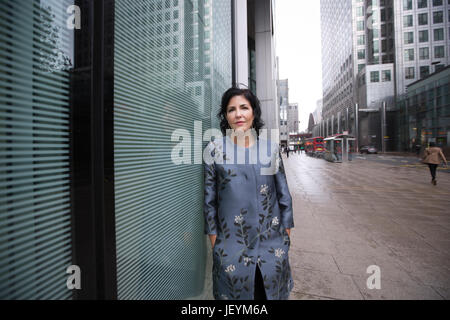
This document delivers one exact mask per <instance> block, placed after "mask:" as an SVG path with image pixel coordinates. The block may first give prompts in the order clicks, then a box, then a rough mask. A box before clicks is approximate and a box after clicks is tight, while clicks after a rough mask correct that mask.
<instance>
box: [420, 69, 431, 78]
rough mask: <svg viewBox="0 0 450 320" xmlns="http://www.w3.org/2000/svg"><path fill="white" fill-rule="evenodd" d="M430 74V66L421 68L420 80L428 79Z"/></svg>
mask: <svg viewBox="0 0 450 320" xmlns="http://www.w3.org/2000/svg"><path fill="white" fill-rule="evenodd" d="M429 74H430V67H429V66H421V67H420V79H423V78H425V77H427V76H428V75H429Z"/></svg>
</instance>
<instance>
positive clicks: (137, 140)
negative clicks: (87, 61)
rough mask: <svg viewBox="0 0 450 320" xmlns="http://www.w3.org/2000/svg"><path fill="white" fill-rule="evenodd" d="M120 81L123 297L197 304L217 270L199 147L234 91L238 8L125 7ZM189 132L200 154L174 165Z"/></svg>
mask: <svg viewBox="0 0 450 320" xmlns="http://www.w3.org/2000/svg"><path fill="white" fill-rule="evenodd" d="M114 77H115V78H114V85H115V87H114V108H115V117H114V139H115V141H114V146H115V150H114V152H115V204H116V208H115V212H116V233H117V235H116V237H117V240H116V241H117V242H116V247H117V279H118V297H119V299H187V298H192V297H198V296H199V295H202V293H203V290H204V285H205V281H204V279H205V272H206V271H208V272H210V270H206V269H205V262H206V254H205V253H206V252H205V251H206V249H205V248H206V246H205V236H204V234H203V218H202V217H203V213H202V211H203V204H202V201H203V172H202V166H201V163H200V164H194V147H193V141H194V133H195V134H197V135H198V136H199V137H200V139H201V135H202V133H203V132H204V131H205V130H207V129H209V128H211V126H214V127H218V121H217V120H215V115H216V114H217V112H218V108H219V104H220V97H221V95H222V93H223V92H224V90H225V89H227V88H228V87H229V86H230V85H231V1H229V0H214V1H210V0H206V1H205V0H164V1H161V0H152V1H149V0H117V1H116V3H115V51H114ZM194 121H198V122H199V123H201V124H202V128H198V129H196V130H194ZM180 129H181V130H184V131H182V132H184V134H185V136H186V138H185V139H186V142H187V146H190V148H191V152H192V154H191V157H190V159H189V160H190V161H189V163H187V164H182V165H175V164H174V163H173V162H172V161H171V154H172V149H173V148H174V147H175V146H176V145H178V144H180V142H181V138H179V136H178V135H177V136H176V137H175V138H176V139H175V141H172V139H171V137H172V133H174V132H175V130H180ZM194 131H196V132H194ZM200 149H202V146H200ZM201 158H202V155H201V154H200V156H199V159H200V161H201Z"/></svg>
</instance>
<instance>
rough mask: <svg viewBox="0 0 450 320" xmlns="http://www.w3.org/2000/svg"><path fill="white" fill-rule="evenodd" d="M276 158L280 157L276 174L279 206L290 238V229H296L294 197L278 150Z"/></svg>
mask: <svg viewBox="0 0 450 320" xmlns="http://www.w3.org/2000/svg"><path fill="white" fill-rule="evenodd" d="M275 156H276V157H278V164H279V168H278V171H277V172H276V173H275V186H276V192H277V199H278V205H279V207H280V217H281V223H282V225H283V226H284V227H285V228H286V231H287V230H289V231H288V234H289V236H290V229H291V228H293V227H294V215H293V211H292V197H291V194H290V192H289V187H288V183H287V179H286V174H285V172H284V165H283V159H282V158H281V153H280V152H279V151H278V148H277V149H276V155H275Z"/></svg>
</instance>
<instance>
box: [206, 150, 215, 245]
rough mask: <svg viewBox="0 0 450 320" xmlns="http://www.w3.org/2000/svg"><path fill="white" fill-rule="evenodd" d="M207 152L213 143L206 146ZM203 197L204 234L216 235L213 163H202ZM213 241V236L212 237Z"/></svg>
mask: <svg viewBox="0 0 450 320" xmlns="http://www.w3.org/2000/svg"><path fill="white" fill-rule="evenodd" d="M207 148H208V152H213V150H214V149H213V144H212V143H210V144H209V145H208V146H207ZM203 169H204V181H205V186H204V188H205V197H204V204H203V215H204V218H205V234H207V235H209V236H210V238H211V236H216V234H217V227H216V226H217V223H216V222H217V200H216V199H217V196H216V192H217V191H216V166H215V163H214V162H213V163H211V164H207V163H204V164H203ZM214 241H215V238H214Z"/></svg>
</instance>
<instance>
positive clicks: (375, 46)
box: [372, 41, 380, 53]
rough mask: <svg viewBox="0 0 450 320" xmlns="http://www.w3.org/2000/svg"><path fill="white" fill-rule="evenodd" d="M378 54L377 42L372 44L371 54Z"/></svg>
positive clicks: (378, 46)
mask: <svg viewBox="0 0 450 320" xmlns="http://www.w3.org/2000/svg"><path fill="white" fill-rule="evenodd" d="M379 52H380V42H379V41H374V42H373V48H372V53H379Z"/></svg>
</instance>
